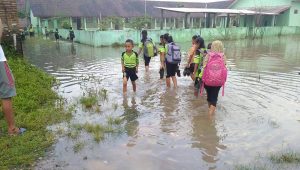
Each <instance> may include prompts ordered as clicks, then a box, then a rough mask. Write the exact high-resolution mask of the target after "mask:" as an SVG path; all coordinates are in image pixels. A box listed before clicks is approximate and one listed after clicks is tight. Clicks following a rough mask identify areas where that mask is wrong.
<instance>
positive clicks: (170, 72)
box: [164, 34, 181, 88]
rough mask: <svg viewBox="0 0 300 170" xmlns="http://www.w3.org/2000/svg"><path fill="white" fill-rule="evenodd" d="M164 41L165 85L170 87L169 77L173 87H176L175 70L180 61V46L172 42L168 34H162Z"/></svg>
mask: <svg viewBox="0 0 300 170" xmlns="http://www.w3.org/2000/svg"><path fill="white" fill-rule="evenodd" d="M164 42H165V53H166V55H165V61H166V69H167V76H166V84H167V87H168V88H169V87H171V79H172V81H173V84H174V88H177V79H176V76H175V75H176V72H177V70H178V65H179V64H180V62H181V52H180V47H179V46H178V45H177V44H175V43H174V41H173V38H172V36H170V35H169V34H165V35H164Z"/></svg>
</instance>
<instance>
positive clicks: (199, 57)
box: [193, 36, 207, 97]
mask: <svg viewBox="0 0 300 170" xmlns="http://www.w3.org/2000/svg"><path fill="white" fill-rule="evenodd" d="M195 48H196V51H195V57H194V63H195V66H194V70H193V75H195V92H194V95H195V96H196V97H198V95H199V92H200V88H201V84H202V80H201V78H200V77H199V75H200V73H201V70H202V67H203V60H204V57H205V56H206V54H207V51H206V49H205V43H204V39H203V38H202V37H200V36H198V37H197V38H196V40H195Z"/></svg>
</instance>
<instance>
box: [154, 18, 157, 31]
mask: <svg viewBox="0 0 300 170" xmlns="http://www.w3.org/2000/svg"><path fill="white" fill-rule="evenodd" d="M156 28H157V21H156V18H154V29H156Z"/></svg>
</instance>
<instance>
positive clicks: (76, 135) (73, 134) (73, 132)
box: [68, 130, 80, 139]
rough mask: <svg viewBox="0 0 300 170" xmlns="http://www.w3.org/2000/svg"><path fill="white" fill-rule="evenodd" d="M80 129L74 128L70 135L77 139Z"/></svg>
mask: <svg viewBox="0 0 300 170" xmlns="http://www.w3.org/2000/svg"><path fill="white" fill-rule="evenodd" d="M79 133H80V131H77V130H73V131H71V132H69V133H68V137H69V138H71V139H77V138H78V136H79Z"/></svg>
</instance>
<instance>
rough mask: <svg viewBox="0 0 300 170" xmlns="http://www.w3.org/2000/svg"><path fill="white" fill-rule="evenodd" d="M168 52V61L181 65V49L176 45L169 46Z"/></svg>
mask: <svg viewBox="0 0 300 170" xmlns="http://www.w3.org/2000/svg"><path fill="white" fill-rule="evenodd" d="M167 46H168V51H167V54H166V61H167V62H168V63H170V64H180V62H181V52H180V47H179V46H178V45H176V44H175V43H170V44H167Z"/></svg>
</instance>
